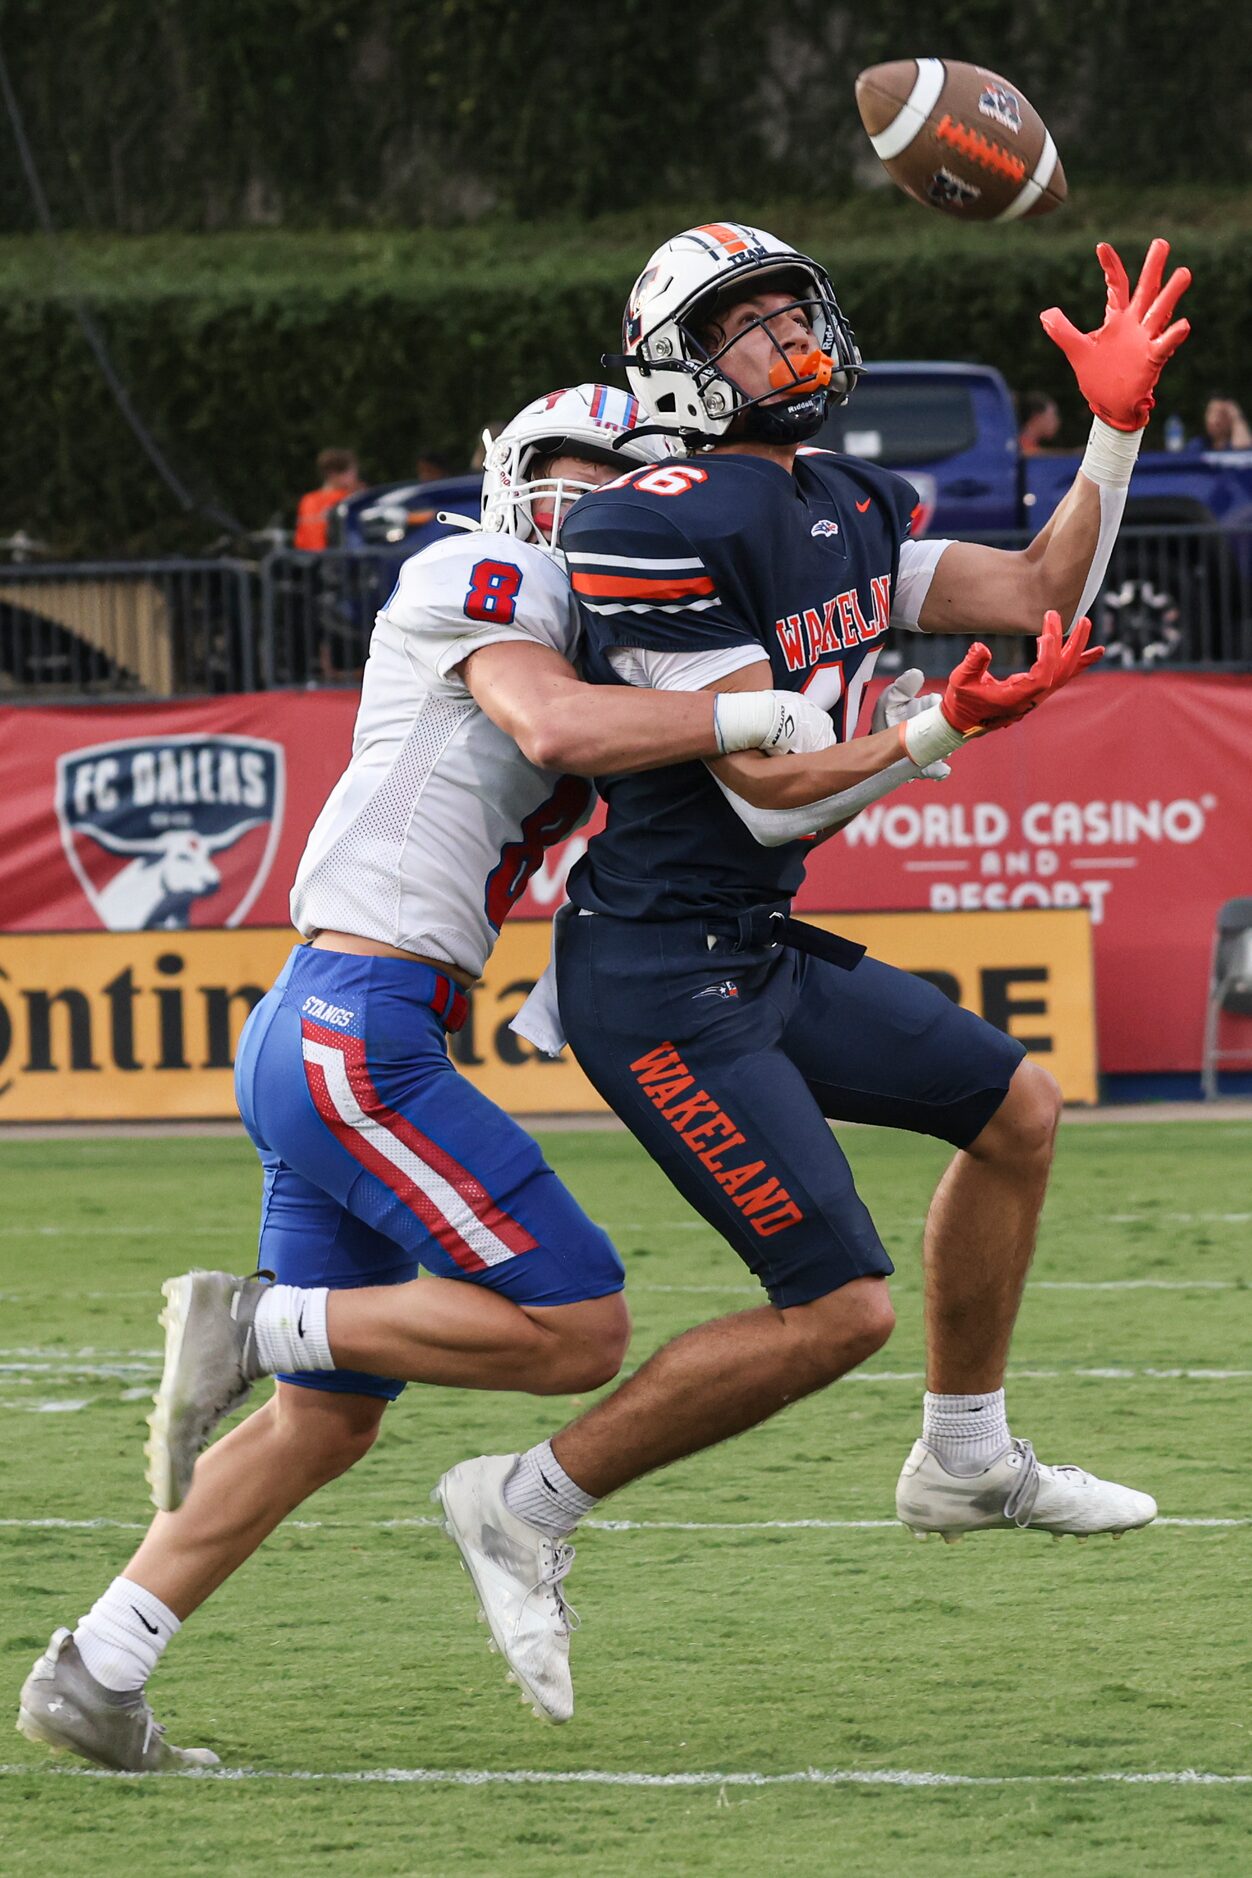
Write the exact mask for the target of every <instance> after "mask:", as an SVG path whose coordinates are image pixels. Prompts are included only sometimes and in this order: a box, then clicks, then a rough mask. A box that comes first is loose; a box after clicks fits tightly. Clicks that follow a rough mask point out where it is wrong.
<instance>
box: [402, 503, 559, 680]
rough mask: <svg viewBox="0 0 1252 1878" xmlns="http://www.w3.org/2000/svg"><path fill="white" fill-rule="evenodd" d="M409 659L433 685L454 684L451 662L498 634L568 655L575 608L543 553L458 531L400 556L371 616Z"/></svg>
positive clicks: (498, 638) (510, 541) (487, 643)
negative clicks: (383, 600)
mask: <svg viewBox="0 0 1252 1878" xmlns="http://www.w3.org/2000/svg"><path fill="white" fill-rule="evenodd" d="M378 619H379V624H380V625H389V626H391V627H392V628H393V629H394V630H395V631H397V632H398V633H399V634H400V635H401V637H402V639H403V642H404V647H405V651H406V652H407V654H408V656H409V659H410V660H411V662H412V663H413V665H414V666H415V667H416V668H417V669H418V671H419V672H420V673H421V674H422V676H423V677H424V678H425V679H426V680H427V682H428V683H435V684H437V685H438V686H439V688H440V689H441V690H445V691H448V690H455V691H462V690H464V686H463V684H462V681H461V679H460V678H459V676H458V674H457V672H456V669H455V668H456V667H457V666H458V665H460V664H461V662H462V660H464V659H467V658H468V657H469V655H470V653H471V652H477V651H479V650H480V649H481V648H482V647H483V646H490V645H499V644H501V643H502V642H503V641H506V640H520V641H523V642H526V641H529V642H531V643H532V644H539V645H544V646H550V647H551V648H552V650H553V651H556V652H559V653H561V654H562V656H563V657H565V658H569V657H570V656H571V655H572V653H573V651H574V648H575V645H576V643H577V639H578V614H577V609H576V607H575V606H574V603H573V599H572V597H571V595H570V591H569V587H568V584H567V582H566V580H565V576H564V575H563V574H562V572H561V570H560V568H559V567H557V566H556V564H555V563H554V562H552V561H551V559H550V558H549V557H548V556H547V555H543V554H540V553H539V552H538V551H537V550H535V549H533V548H528V547H527V546H526V544H525V543H522V542H518V541H514V540H513V539H512V538H511V537H509V536H504V535H483V534H476V535H458V536H451V537H449V538H447V539H446V540H443V541H440V542H437V543H435V545H434V546H433V547H432V548H427V549H426V550H424V551H423V552H422V553H420V554H415V555H413V556H412V557H411V558H410V559H409V560H407V561H405V563H404V564H403V566H402V567H401V569H400V575H399V578H398V580H397V581H396V585H395V588H394V590H393V592H392V594H391V597H390V598H389V599H388V601H387V604H386V606H384V607H383V609H382V611H381V612H380V613H379V615H378Z"/></svg>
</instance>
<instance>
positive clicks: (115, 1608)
mask: <svg viewBox="0 0 1252 1878" xmlns="http://www.w3.org/2000/svg"><path fill="white" fill-rule="evenodd" d="M181 1629H182V1625H181V1624H180V1622H179V1620H178V1619H177V1617H175V1615H174V1613H173V1611H172V1610H171V1609H170V1608H169V1606H168V1604H162V1602H161V1600H160V1598H157V1597H154V1596H153V1595H152V1593H151V1591H145V1590H144V1588H143V1586H142V1585H137V1584H133V1583H132V1582H131V1580H130V1579H129V1578H115V1579H114V1580H113V1583H112V1584H111V1585H110V1586H109V1588H108V1590H107V1591H106V1592H105V1593H104V1596H103V1597H99V1598H97V1599H96V1601H95V1603H94V1604H93V1605H92V1607H91V1609H90V1610H89V1611H88V1613H87V1615H86V1616H85V1617H80V1618H79V1620H78V1629H77V1630H76V1631H75V1632H74V1641H75V1643H76V1644H77V1645H78V1653H79V1655H80V1656H81V1657H82V1659H83V1662H84V1663H85V1664H86V1665H87V1670H88V1673H89V1674H90V1675H92V1676H94V1677H95V1679H96V1681H97V1682H102V1683H103V1684H104V1686H105V1688H106V1689H114V1690H117V1691H118V1692H119V1693H120V1692H122V1691H124V1690H129V1689H142V1688H143V1686H144V1684H145V1682H147V1680H148V1678H149V1676H150V1675H151V1674H152V1672H153V1670H154V1669H155V1668H156V1666H157V1663H158V1662H159V1661H160V1657H161V1652H162V1650H163V1649H164V1648H165V1646H166V1644H167V1643H168V1642H169V1640H170V1638H171V1637H174V1636H177V1634H178V1632H179V1631H180V1630H181Z"/></svg>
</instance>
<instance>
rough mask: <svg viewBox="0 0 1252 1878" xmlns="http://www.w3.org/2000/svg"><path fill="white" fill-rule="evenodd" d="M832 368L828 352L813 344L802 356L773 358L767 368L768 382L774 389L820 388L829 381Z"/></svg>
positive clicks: (831, 360)
mask: <svg viewBox="0 0 1252 1878" xmlns="http://www.w3.org/2000/svg"><path fill="white" fill-rule="evenodd" d="M834 369H835V361H834V360H833V359H832V358H831V356H830V354H829V353H828V352H823V351H822V350H821V349H820V348H819V347H817V346H814V348H813V350H812V351H811V352H808V353H806V354H805V356H804V357H803V358H785V359H775V361H774V363H773V364H772V365H771V366H770V368H769V382H770V384H771V385H772V386H773V387H774V389H775V391H799V390H800V389H801V388H803V389H804V390H806V391H808V390H812V389H814V388H815V387H816V388H818V389H820V388H821V387H822V386H823V385H828V384H829V383H830V379H831V374H832V373H833V371H834Z"/></svg>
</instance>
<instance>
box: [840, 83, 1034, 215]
mask: <svg viewBox="0 0 1252 1878" xmlns="http://www.w3.org/2000/svg"><path fill="white" fill-rule="evenodd" d="M856 104H857V109H858V111H859V112H860V114H861V122H862V123H863V124H864V126H865V128H866V130H867V131H868V132H869V140H870V142H871V143H872V144H873V146H874V151H875V154H876V155H877V156H878V157H879V159H880V160H881V162H882V165H883V168H884V169H885V170H886V172H887V174H888V175H889V176H890V177H891V179H892V181H893V182H895V183H898V184H899V186H900V188H901V189H903V190H904V192H905V194H906V195H910V196H912V197H913V198H914V200H915V201H917V202H923V203H926V204H927V205H928V206H929V207H930V208H933V209H938V210H940V211H941V213H942V214H944V215H951V216H954V217H956V219H957V220H959V221H965V222H1012V221H1016V220H1017V219H1018V218H1019V217H1020V216H1029V215H1047V214H1049V213H1050V212H1051V210H1053V209H1059V208H1060V206H1061V204H1062V202H1064V200H1065V172H1064V170H1063V169H1062V168H1061V159H1060V157H1059V156H1058V155H1057V150H1056V145H1055V144H1054V143H1053V141H1052V137H1051V135H1050V133H1049V131H1048V128H1047V126H1046V125H1045V123H1044V122H1043V119H1042V118H1041V117H1040V116H1039V113H1038V112H1037V111H1036V110H1035V109H1034V107H1033V105H1032V104H1031V103H1030V101H1029V99H1027V98H1024V97H1023V96H1022V93H1021V92H1020V91H1019V90H1018V88H1017V86H1016V85H1011V84H1010V83H1009V81H1008V80H1007V79H1006V78H1001V77H1000V76H999V74H998V73H996V72H989V71H988V70H987V69H986V67H985V66H982V65H964V64H962V63H961V62H960V61H959V60H956V59H893V60H891V61H890V63H888V64H886V65H872V66H870V68H869V69H868V71H864V72H862V73H861V75H860V77H859V78H858V79H857V81H856Z"/></svg>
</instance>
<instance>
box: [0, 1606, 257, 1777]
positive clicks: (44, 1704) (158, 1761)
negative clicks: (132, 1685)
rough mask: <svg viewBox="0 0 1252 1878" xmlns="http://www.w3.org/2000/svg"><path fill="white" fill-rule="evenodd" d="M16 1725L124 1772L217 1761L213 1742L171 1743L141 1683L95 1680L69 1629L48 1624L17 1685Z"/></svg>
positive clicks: (58, 1748) (59, 1749) (57, 1749)
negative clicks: (128, 1686) (46, 1638)
mask: <svg viewBox="0 0 1252 1878" xmlns="http://www.w3.org/2000/svg"><path fill="white" fill-rule="evenodd" d="M17 1727H18V1732H19V1733H20V1734H24V1735H25V1736H26V1739H27V1740H28V1741H35V1742H38V1743H39V1744H40V1746H42V1747H46V1748H51V1749H52V1750H53V1752H54V1753H57V1754H62V1753H64V1754H80V1755H81V1756H82V1758H83V1759H84V1760H85V1761H93V1762H94V1763H95V1765H96V1766H97V1767H111V1768H114V1769H115V1770H116V1771H117V1772H118V1773H122V1774H161V1773H169V1772H171V1771H172V1770H174V1769H176V1768H185V1767H220V1766H221V1762H220V1761H219V1760H218V1758H217V1755H216V1754H214V1752H213V1750H212V1748H176V1747H173V1746H171V1744H170V1743H169V1742H168V1741H167V1740H166V1739H165V1730H164V1728H163V1727H162V1726H161V1724H160V1722H159V1721H158V1720H157V1719H156V1717H155V1716H154V1715H153V1713H152V1710H151V1709H150V1708H149V1707H148V1703H147V1699H146V1697H145V1696H144V1693H143V1690H142V1689H136V1690H134V1691H133V1692H131V1691H127V1692H126V1693H124V1694H119V1693H118V1691H116V1690H114V1689H106V1688H105V1686H104V1684H103V1683H101V1682H97V1681H96V1679H95V1677H94V1676H93V1675H92V1674H91V1672H90V1671H89V1670H88V1668H87V1665H86V1664H85V1663H84V1662H83V1659H82V1657H81V1656H80V1655H79V1653H78V1645H77V1644H76V1643H75V1642H74V1637H73V1633H72V1632H71V1631H68V1630H54V1631H53V1633H52V1641H51V1643H49V1645H48V1647H47V1649H46V1650H45V1652H44V1654H43V1655H42V1656H41V1657H40V1658H39V1661H38V1662H37V1663H36V1664H35V1667H34V1668H33V1669H32V1670H31V1672H30V1675H29V1676H28V1677H27V1678H26V1681H25V1682H24V1683H23V1684H22V1694H21V1706H20V1707H19V1709H18V1712H17Z"/></svg>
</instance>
